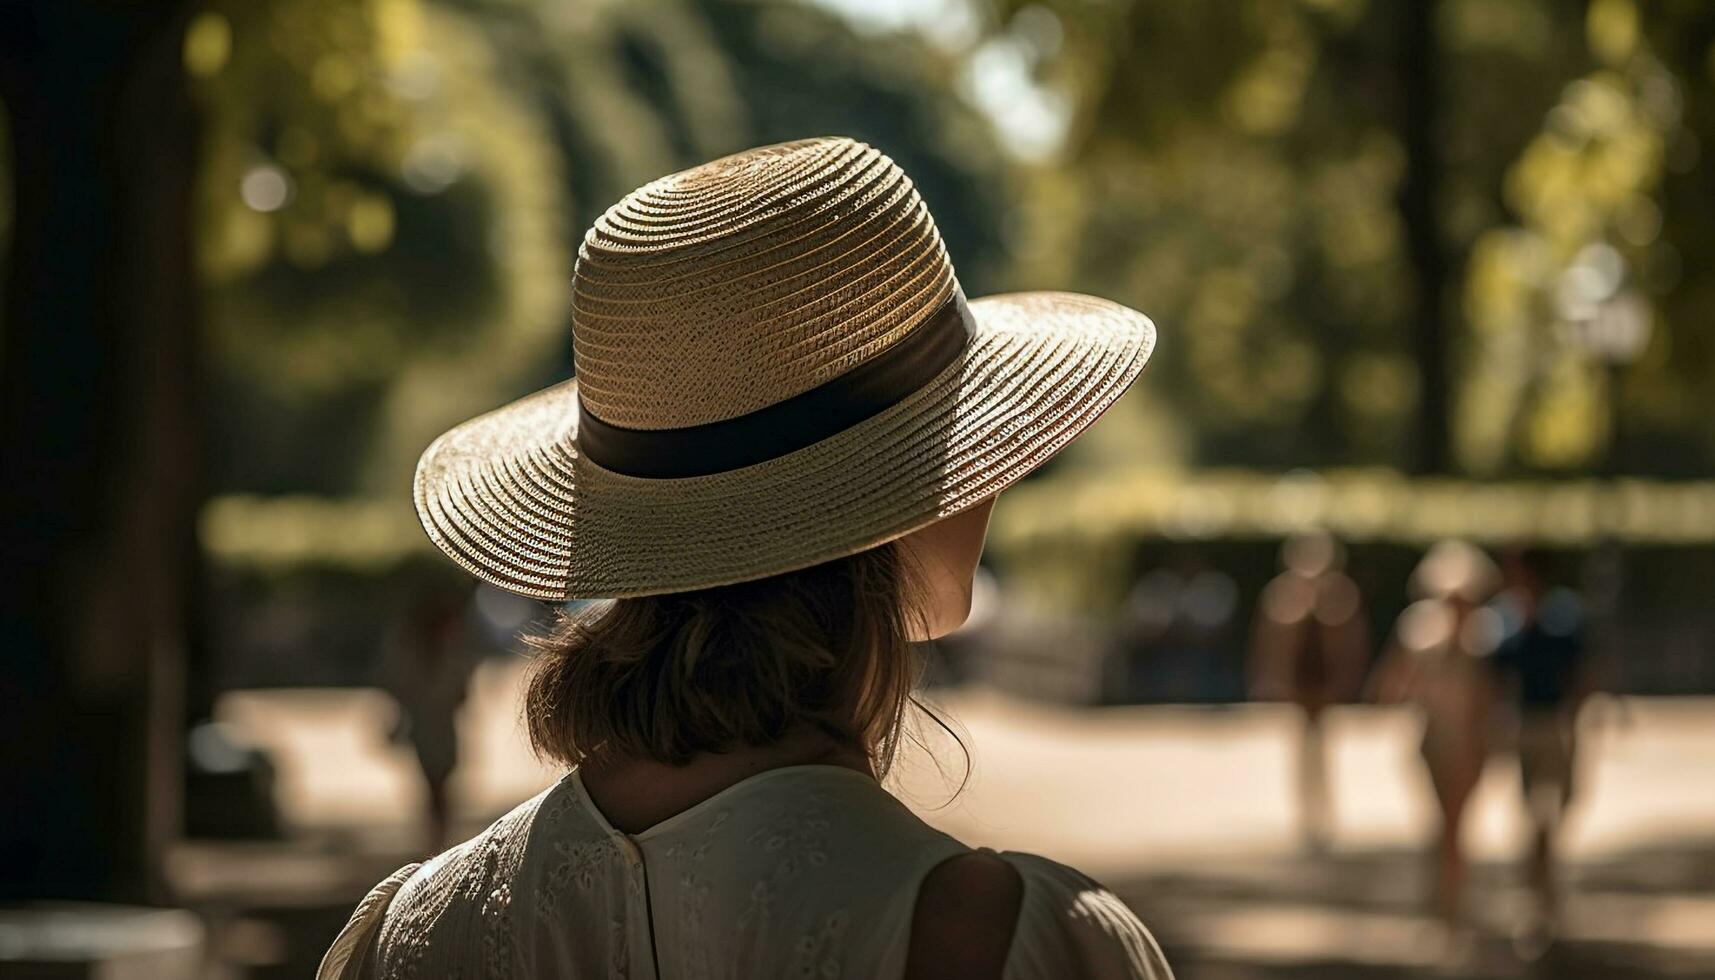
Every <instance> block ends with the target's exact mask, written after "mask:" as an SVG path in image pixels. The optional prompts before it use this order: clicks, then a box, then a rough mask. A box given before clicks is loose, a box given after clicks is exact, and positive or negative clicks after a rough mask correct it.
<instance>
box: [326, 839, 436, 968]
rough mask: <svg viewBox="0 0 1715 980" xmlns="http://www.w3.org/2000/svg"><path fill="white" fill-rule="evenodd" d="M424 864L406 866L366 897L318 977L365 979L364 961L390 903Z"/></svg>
mask: <svg viewBox="0 0 1715 980" xmlns="http://www.w3.org/2000/svg"><path fill="white" fill-rule="evenodd" d="M420 867H422V865H421V864H407V865H405V866H404V867H403V868H400V869H399V870H398V871H395V872H393V873H392V874H390V875H388V876H387V878H386V879H385V880H383V881H382V882H381V884H379V885H376V886H375V887H374V888H371V889H370V890H369V894H367V895H365V896H363V901H361V902H358V903H357V908H356V909H355V910H354V911H353V912H352V913H351V918H350V920H348V921H347V922H346V924H345V928H344V929H341V930H340V931H339V935H338V936H335V937H334V941H333V945H332V946H330V947H328V951H327V954H326V955H324V956H323V957H322V965H321V966H320V968H318V969H317V970H316V980H365V973H364V961H365V960H366V959H367V958H368V956H369V950H370V947H372V946H373V945H374V941H375V932H376V930H377V929H379V928H380V927H381V920H382V918H383V917H385V916H386V914H387V905H388V903H389V902H391V901H393V896H394V894H396V893H397V892H398V891H399V886H401V885H403V884H404V883H405V879H407V878H409V877H411V875H412V873H413V872H415V871H416V870H417V869H418V868H420Z"/></svg>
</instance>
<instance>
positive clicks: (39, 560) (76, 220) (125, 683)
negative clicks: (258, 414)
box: [0, 0, 202, 901]
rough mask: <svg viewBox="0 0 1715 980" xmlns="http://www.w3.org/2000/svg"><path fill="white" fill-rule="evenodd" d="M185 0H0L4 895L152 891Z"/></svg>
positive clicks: (168, 802) (183, 186)
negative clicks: (4, 189)
mask: <svg viewBox="0 0 1715 980" xmlns="http://www.w3.org/2000/svg"><path fill="white" fill-rule="evenodd" d="M190 9H191V5H190V4H189V3H187V2H182V0H170V2H169V0H163V2H153V3H150V2H137V3H113V2H102V0H34V2H21V3H10V4H6V5H4V7H0V100H3V101H4V104H5V107H6V110H7V111H8V112H9V114H10V127H9V129H10V136H11V142H12V146H11V148H10V149H11V151H12V159H11V161H10V163H11V166H10V170H11V175H12V178H13V195H12V197H13V200H14V202H15V209H16V216H15V222H14V225H13V240H12V243H11V248H10V250H9V254H8V256H7V260H8V264H9V268H8V269H7V270H6V278H5V295H4V306H3V309H0V317H3V320H0V322H3V323H4V325H5V338H4V346H3V347H0V375H3V380H4V384H3V385H0V407H3V417H0V460H3V461H4V462H3V464H0V465H3V466H4V469H5V479H4V481H3V483H4V490H3V491H0V492H3V493H4V494H5V496H6V498H7V499H6V501H5V506H4V509H3V517H0V521H4V527H5V541H4V548H3V557H0V562H3V563H4V570H5V582H6V587H5V589H4V590H0V630H3V634H0V636H3V640H0V644H3V649H4V651H5V657H6V666H5V671H4V675H3V676H4V681H3V687H0V780H3V781H4V782H3V783H0V799H3V800H5V801H6V803H5V804H4V805H0V867H4V868H5V873H4V874H0V882H3V883H4V884H0V899H6V898H11V899H16V898H40V897H60V898H84V899H107V900H129V901H139V900H150V899H158V898H159V897H160V889H159V885H160V877H159V874H158V871H159V858H160V856H161V854H162V850H163V847H164V845H165V844H166V843H167V842H168V841H169V840H171V839H172V838H173V837H174V836H176V835H177V833H178V827H179V822H180V818H179V806H180V799H181V795H182V794H181V789H180V785H181V777H180V775H179V772H180V765H179V760H180V758H181V756H182V749H181V746H182V744H183V718H182V714H183V704H182V701H183V690H184V677H183V650H184V648H185V645H186V637H187V635H188V630H187V625H188V624H187V622H186V616H185V614H184V611H185V609H186V608H187V586H186V583H187V582H189V581H191V580H192V579H191V571H192V570H193V568H194V563H195V562H196V560H197V558H196V555H197V550H196V541H195V517H196V510H197V507H198V505H199V503H200V495H201V490H202V486H201V480H200V478H199V471H200V462H199V451H200V438H199V425H198V418H197V412H196V406H195V403H194V392H195V390H196V385H195V379H196V369H195V344H196V324H197V317H196V309H195V307H196V293H195V288H194V274H193V268H192V262H191V247H192V244H191V243H192V237H191V221H192V207H191V195H192V189H193V175H194V173H195V169H196V159H197V142H196V135H197V126H196V114H195V112H194V110H193V107H192V105H191V101H190V98H189V93H188V91H187V86H186V79H185V75H184V71H183V69H182V63H181V54H180V51H181V44H182V38H183V36H184V23H185V19H186V18H187V17H188V14H189V11H190Z"/></svg>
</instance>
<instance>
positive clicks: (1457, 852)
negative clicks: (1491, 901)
mask: <svg viewBox="0 0 1715 980" xmlns="http://www.w3.org/2000/svg"><path fill="white" fill-rule="evenodd" d="M1498 585H1499V572H1498V571H1497V569H1496V568H1495V563H1494V562H1493V561H1492V560H1491V559H1490V558H1489V556H1488V555H1487V554H1485V553H1484V552H1483V551H1482V549H1480V548H1478V547H1476V546H1475V545H1472V544H1470V543H1468V542H1465V541H1440V542H1437V543H1436V544H1435V545H1434V546H1432V547H1431V548H1430V549H1429V551H1428V553H1427V554H1425V555H1424V556H1423V560H1422V561H1420V562H1419V563H1418V565H1417V568H1416V569H1415V570H1414V571H1413V572H1412V575H1411V580H1410V583H1409V587H1408V591H1409V594H1410V595H1411V596H1412V597H1413V598H1414V599H1415V600H1416V601H1414V602H1413V603H1412V604H1411V605H1410V606H1407V607H1406V609H1405V611H1404V612H1402V613H1400V616H1399V622H1398V623H1397V624H1396V625H1395V627H1394V633H1393V636H1392V638H1391V639H1390V640H1389V642H1388V647H1387V650H1386V652H1385V653H1384V654H1383V658H1382V662H1381V663H1380V664H1379V665H1378V666H1377V668H1376V673H1375V677H1374V678H1373V681H1372V686H1373V693H1374V695H1375V697H1376V699H1377V700H1380V701H1383V702H1387V703H1400V702H1410V703H1412V704H1415V705H1417V706H1418V708H1420V709H1421V711H1422V714H1423V739H1422V741H1421V743H1420V745H1419V748H1420V751H1421V752H1422V754H1423V761H1424V765H1425V766H1426V767H1427V769H1428V770H1429V781H1430V784H1431V786H1432V788H1433V789H1434V792H1435V801H1436V804H1437V807H1438V809H1439V811H1440V817H1441V832H1440V838H1439V841H1438V843H1437V845H1436V848H1435V851H1434V853H1435V866H1436V871H1435V875H1434V878H1433V881H1434V886H1433V892H1432V898H1431V902H1432V905H1433V907H1434V908H1435V911H1436V913H1437V914H1438V915H1439V916H1440V917H1441V919H1442V921H1443V922H1444V923H1445V924H1446V925H1447V926H1448V927H1449V929H1450V934H1451V930H1456V929H1458V928H1459V927H1460V926H1461V925H1462V924H1463V920H1462V913H1461V903H1462V898H1463V892H1464V886H1465V874H1466V866H1465V852H1464V846H1463V839H1462V830H1463V822H1464V817H1465V807H1466V804H1467V803H1469V802H1470V799H1471V793H1472V791H1473V790H1475V789H1476V787H1477V781H1478V780H1479V779H1480V778H1481V777H1482V774H1483V764H1484V762H1485V761H1487V759H1488V755H1489V750H1490V746H1491V744H1492V741H1493V740H1492V737H1491V726H1492V724H1493V718H1494V704H1495V682H1494V675H1493V671H1492V670H1491V668H1490V666H1489V663H1488V656H1489V654H1490V653H1492V652H1493V650H1494V646H1495V641H1496V638H1497V636H1496V634H1497V631H1498V627H1497V625H1496V623H1495V614H1494V613H1493V612H1492V611H1491V610H1488V609H1486V608H1485V607H1484V603H1486V602H1487V601H1488V600H1489V599H1490V598H1491V597H1492V596H1493V595H1494V594H1495V590H1496V588H1497V587H1498Z"/></svg>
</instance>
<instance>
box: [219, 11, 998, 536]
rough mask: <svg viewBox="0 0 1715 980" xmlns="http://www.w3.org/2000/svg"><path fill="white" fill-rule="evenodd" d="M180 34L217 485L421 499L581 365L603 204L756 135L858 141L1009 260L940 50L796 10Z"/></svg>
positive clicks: (985, 156)
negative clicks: (470, 445) (440, 441)
mask: <svg viewBox="0 0 1715 980" xmlns="http://www.w3.org/2000/svg"><path fill="white" fill-rule="evenodd" d="M187 44H188V46H187V55H188V56H192V60H191V61H190V62H189V64H190V67H191V70H192V71H193V73H194V74H196V75H197V76H198V78H199V82H200V85H199V91H200V92H201V93H202V96H203V99H204V100H205V103H206V105H207V109H208V116H209V133H208V138H207V140H206V141H205V151H204V152H205V156H206V159H207V167H206V171H205V175H204V178H203V182H202V235H201V267H202V270H203V274H204V276H205V279H206V281H207V282H208V284H209V296H210V340H211V343H212V350H213V353H214V359H213V363H212V365H211V373H212V375H213V378H214V384H215V386H216V390H217V391H218V392H219V395H220V403H221V406H222V407H221V411H220V412H219V413H218V415H217V416H216V417H215V419H214V423H215V425H216V437H217V445H218V446H219V447H220V448H219V451H218V452H217V460H218V462H219V464H220V469H219V470H218V471H217V473H216V479H217V485H218V486H219V487H220V488H222V489H226V490H239V491H249V492H263V493H279V492H287V491H292V492H303V491H311V492H319V493H328V494H351V493H361V494H386V495H389V496H390V497H391V498H392V499H395V500H397V502H398V505H399V506H400V507H401V508H408V507H409V501H408V499H407V497H406V495H404V494H403V493H400V492H399V491H400V490H402V489H403V487H404V486H405V484H406V483H407V482H408V480H409V477H410V473H411V470H412V466H413V464H414V461H415V459H416V456H417V454H418V453H419V452H421V450H422V448H423V447H424V446H425V445H426V444H427V442H428V441H429V440H430V439H431V438H432V437H433V436H434V435H436V434H437V433H439V432H440V431H441V430H443V429H445V428H446V427H447V426H449V425H451V424H453V423H455V422H457V421H459V420H461V419H463V418H466V417H469V416H470V415H473V414H475V413H477V412H479V411H481V410H483V409H485V408H488V407H492V406H494V405H497V404H499V403H501V402H503V401H505V400H507V399H508V398H511V397H515V396H517V395H519V394H522V393H524V392H526V391H529V390H531V389H533V388H536V387H539V386H541V385H542V384H545V383H547V382H548V381H550V380H552V379H553V378H554V377H556V376H563V375H564V373H565V372H566V370H567V369H568V368H569V340H570V337H569V330H568V323H567V319H566V318H567V309H568V294H567V289H566V287H567V285H568V280H569V273H570V271H571V267H572V260H573V254H574V251H575V247H576V243H577V242H578V240H579V238H580V237H581V231H582V229H583V227H584V226H585V225H587V223H588V222H589V221H590V220H593V218H594V216H595V213H596V210H597V209H599V208H602V207H605V206H606V205H607V203H609V202H611V201H613V200H615V199H617V198H618V197H619V196H621V195H622V194H624V193H625V192H626V191H629V190H630V189H631V188H632V187H634V186H636V185H637V184H640V183H643V182H645V181H647V180H650V179H653V178H655V177H658V176H660V175H662V174H664V173H667V172H670V171H672V170H675V169H679V168H681V167H684V166H688V165H690V164H693V163H696V162H700V161H702V160H705V159H708V158H711V157H714V156H718V155H721V154H723V153H728V152H733V151H736V150H739V149H743V148H745V147H747V146H750V145H754V144H756V143H762V142H771V141H776V140H784V139H791V138H798V137H802V136H805V135H815V134H819V133H825V132H831V131H840V132H847V133H850V134H852V135H855V136H858V137H860V138H869V139H871V140H872V141H874V142H876V143H877V144H878V145H880V146H882V147H883V148H884V149H887V150H889V151H890V152H894V153H896V154H897V155H898V157H899V159H900V160H901V162H902V163H903V164H904V165H905V166H906V167H907V168H908V169H910V170H911V171H912V173H913V174H914V176H915V177H916V178H917V180H918V181H919V184H920V186H921V188H922V190H923V193H924V194H925V196H926V197H927V198H929V200H930V203H931V205H932V206H933V207H934V208H935V211H936V215H937V218H938V220H939V221H940V223H941V225H942V228H943V231H944V233H945V234H946V237H947V239H948V241H949V245H950V247H952V248H953V249H954V250H955V252H956V253H957V254H959V257H960V260H961V269H962V270H964V271H965V273H966V278H967V281H968V282H970V281H971V280H973V279H974V280H975V282H974V283H971V284H972V285H980V283H981V281H982V279H983V277H984V276H985V275H986V276H990V277H992V276H993V275H994V270H996V269H998V268H999V267H1000V266H1001V265H1002V262H1001V261H1000V258H999V255H1000V251H999V248H998V245H997V244H996V243H997V242H998V239H999V236H998V234H996V231H995V222H994V218H993V217H992V215H993V209H992V208H991V207H990V200H989V197H990V195H989V194H988V192H987V191H986V190H985V188H987V187H988V186H990V184H991V183H992V182H993V181H994V180H996V179H998V177H999V176H1000V173H999V165H998V161H999V160H1000V159H1001V156H1000V154H999V153H997V152H996V151H995V146H994V142H993V139H992V137H991V136H990V135H989V133H988V131H987V129H986V127H984V126H983V125H982V123H981V120H980V119H979V118H978V117H977V116H976V115H975V114H974V113H973V112H971V111H970V110H969V109H968V108H966V107H964V106H963V105H962V104H961V103H960V102H959V100H958V99H957V98H956V96H954V95H953V94H952V93H951V91H950V87H949V85H948V83H947V82H946V80H945V76H946V75H948V74H949V73H950V72H951V68H950V67H949V66H948V64H947V63H946V59H945V58H942V59H939V60H937V59H936V58H935V57H931V56H930V55H931V52H930V49H929V48H928V47H927V46H926V45H925V44H924V43H923V42H922V41H921V40H919V39H915V38H910V37H903V36H901V37H896V38H891V39H884V40H881V41H876V42H869V41H860V40H859V39H857V38H856V37H854V35H853V34H852V31H851V29H850V28H849V27H848V26H846V25H845V23H844V22H843V21H840V20H838V19H837V18H834V17H833V16H831V15H829V14H827V13H825V12H823V11H820V10H816V9H812V8H808V7H805V6H802V5H800V4H797V3H793V2H785V0H783V2H719V3H717V2H708V3H696V2H689V0H649V2H642V3H632V4H603V5H573V4H563V3H550V2H546V0H542V2H534V0H533V2H523V3H518V2H508V0H446V2H442V3H436V2H425V0H364V2H361V3H350V2H342V0H270V2H268V3H263V4H255V3H245V2H240V0H217V2H214V3H212V4H211V5H210V6H209V8H208V9H207V11H206V12H205V13H204V14H202V15H201V16H200V17H199V18H198V21H197V22H196V24H194V25H193V27H192V29H191V32H190V35H189V38H188V41H187ZM502 52H504V54H502Z"/></svg>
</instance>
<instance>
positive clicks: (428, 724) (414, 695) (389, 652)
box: [382, 578, 476, 850]
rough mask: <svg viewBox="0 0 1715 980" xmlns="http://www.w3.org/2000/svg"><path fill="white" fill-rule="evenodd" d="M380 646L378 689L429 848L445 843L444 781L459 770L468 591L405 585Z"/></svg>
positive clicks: (469, 661) (449, 807) (467, 665)
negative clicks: (389, 703)
mask: <svg viewBox="0 0 1715 980" xmlns="http://www.w3.org/2000/svg"><path fill="white" fill-rule="evenodd" d="M411 589H412V591H411V592H410V594H408V595H407V596H406V600H405V607H404V610H403V611H402V612H401V613H400V615H399V616H398V617H397V618H396V620H395V621H394V623H393V624H392V627H391V628H390V629H389V630H388V632H387V635H386V637H385V639H384V640H383V644H382V645H383V650H382V669H383V673H384V675H385V676H384V683H385V686H386V687H387V689H388V691H389V692H391V693H392V695H393V698H394V700H395V701H396V702H397V703H398V706H399V719H398V724H397V726H396V728H395V729H394V732H393V735H394V737H395V738H396V739H399V740H402V741H407V742H409V743H410V745H411V751H412V753H413V754H414V755H415V756H416V758H417V768H418V770H419V771H421V772H422V774H423V786H424V790H425V791H426V794H427V803H428V806H427V813H426V816H427V824H428V828H427V831H428V832H427V838H428V844H429V849H430V850H439V849H440V848H442V847H445V846H446V845H447V844H449V843H451V839H450V837H449V832H450V828H451V827H452V819H453V812H452V811H453V800H452V793H451V782H452V774H453V769H454V767H456V766H457V765H458V754H459V753H458V748H459V745H458V713H459V709H460V708H461V707H463V705H464V702H465V696H466V693H467V691H468V689H469V687H470V676H471V672H472V671H473V670H474V669H475V667H476V661H475V658H474V657H473V656H472V653H473V651H472V648H471V636H470V630H469V628H468V624H467V617H468V614H469V606H470V590H469V589H468V588H460V587H455V586H453V585H452V584H451V583H448V582H445V581H441V580H439V579H438V578H437V579H434V580H425V581H424V582H423V583H422V584H421V585H413V586H411Z"/></svg>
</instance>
